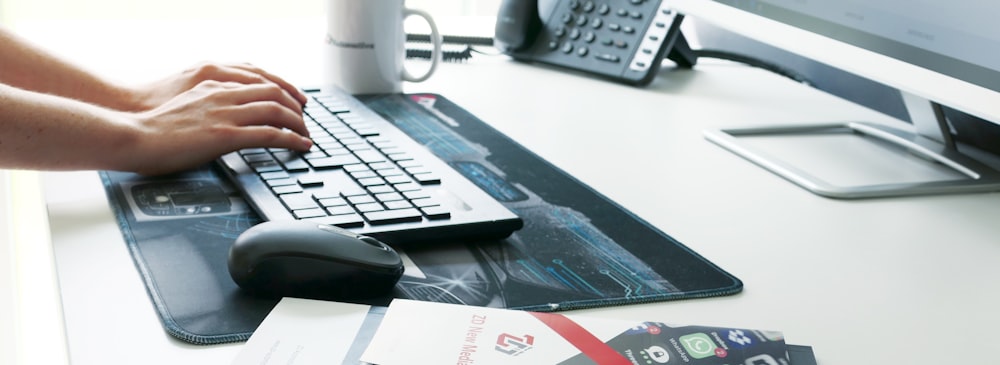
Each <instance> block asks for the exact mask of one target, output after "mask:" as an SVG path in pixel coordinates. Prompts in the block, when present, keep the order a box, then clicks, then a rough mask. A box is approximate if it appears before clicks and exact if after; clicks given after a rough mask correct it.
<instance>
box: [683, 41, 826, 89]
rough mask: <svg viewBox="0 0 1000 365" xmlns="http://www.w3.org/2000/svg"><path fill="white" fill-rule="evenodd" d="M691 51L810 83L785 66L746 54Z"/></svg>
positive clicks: (699, 55) (706, 50) (702, 55)
mask: <svg viewBox="0 0 1000 365" xmlns="http://www.w3.org/2000/svg"><path fill="white" fill-rule="evenodd" d="M693 52H694V54H695V56H697V57H698V58H702V57H706V58H716V59H720V60H727V61H733V62H739V63H742V64H745V65H748V66H752V67H757V68H761V69H764V70H768V71H771V72H774V73H776V74H778V75H781V76H784V77H787V78H789V79H792V80H794V81H795V82H798V83H801V84H805V85H812V82H810V81H809V78H807V77H805V76H804V75H802V74H800V73H798V72H796V71H794V70H792V69H789V68H787V67H782V66H779V65H777V64H774V63H771V62H767V61H764V60H762V59H759V58H755V57H751V56H747V55H744V54H740V53H735V52H729V51H721V50H714V49H699V50H695V51H693Z"/></svg>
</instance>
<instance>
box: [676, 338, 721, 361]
mask: <svg viewBox="0 0 1000 365" xmlns="http://www.w3.org/2000/svg"><path fill="white" fill-rule="evenodd" d="M679 340H680V342H681V346H684V349H685V350H687V352H688V355H690V356H691V357H692V358H695V359H704V358H706V357H710V356H715V355H716V351H715V350H716V348H718V346H716V345H715V342H712V339H711V338H709V337H708V335H706V334H704V333H692V334H690V335H684V336H681V337H680V338H679Z"/></svg>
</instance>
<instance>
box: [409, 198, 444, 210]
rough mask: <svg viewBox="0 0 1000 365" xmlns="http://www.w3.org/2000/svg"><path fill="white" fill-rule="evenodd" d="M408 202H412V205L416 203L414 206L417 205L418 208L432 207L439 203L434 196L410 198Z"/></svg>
mask: <svg viewBox="0 0 1000 365" xmlns="http://www.w3.org/2000/svg"><path fill="white" fill-rule="evenodd" d="M410 203H413V205H416V206H418V207H420V208H426V207H433V206H438V205H441V203H440V202H438V201H437V199H434V198H420V199H411V200H410Z"/></svg>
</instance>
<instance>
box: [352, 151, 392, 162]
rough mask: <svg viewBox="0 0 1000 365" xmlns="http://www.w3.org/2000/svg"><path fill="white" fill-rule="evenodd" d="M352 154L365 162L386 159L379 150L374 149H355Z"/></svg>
mask: <svg viewBox="0 0 1000 365" xmlns="http://www.w3.org/2000/svg"><path fill="white" fill-rule="evenodd" d="M354 154H355V155H356V156H358V158H359V159H361V161H362V162H364V163H367V164H371V163H375V162H383V161H387V160H386V158H385V156H383V155H382V153H381V152H379V151H376V150H363V151H356V152H354Z"/></svg>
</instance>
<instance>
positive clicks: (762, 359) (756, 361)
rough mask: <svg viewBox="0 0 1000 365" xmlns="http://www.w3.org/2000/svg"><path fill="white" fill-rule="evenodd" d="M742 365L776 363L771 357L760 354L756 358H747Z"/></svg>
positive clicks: (771, 364) (775, 364) (773, 364)
mask: <svg viewBox="0 0 1000 365" xmlns="http://www.w3.org/2000/svg"><path fill="white" fill-rule="evenodd" d="M743 364H744V365H778V362H777V361H775V360H774V358H773V357H771V355H768V354H760V355H757V356H752V357H748V358H747V359H746V361H744V362H743Z"/></svg>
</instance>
